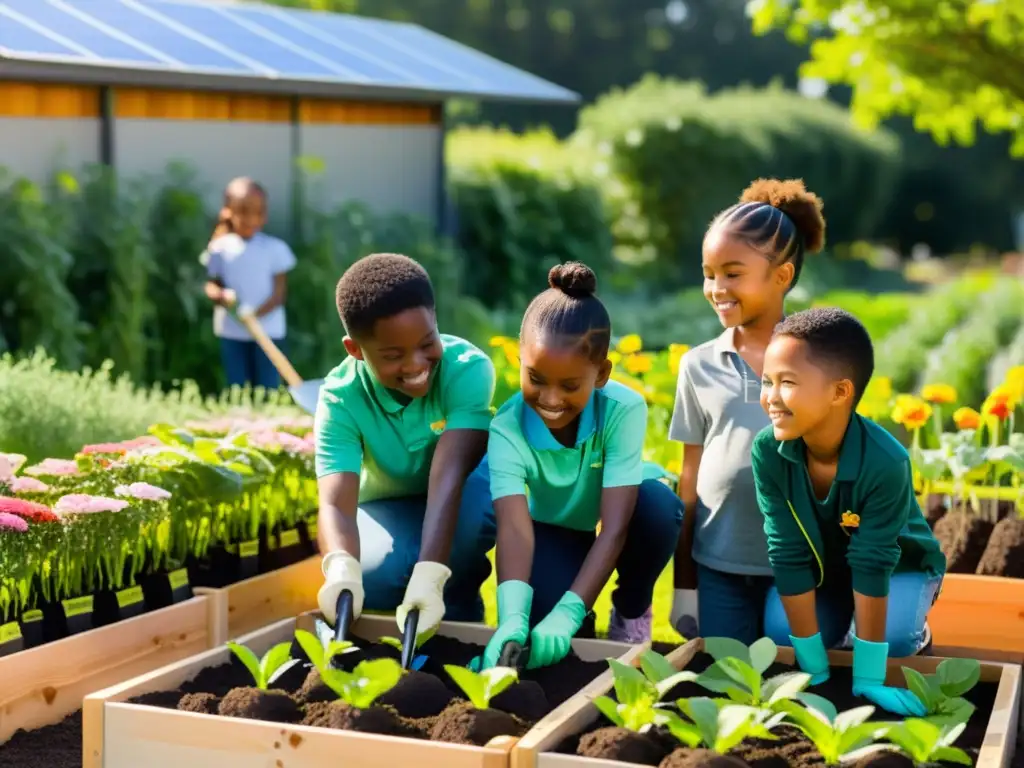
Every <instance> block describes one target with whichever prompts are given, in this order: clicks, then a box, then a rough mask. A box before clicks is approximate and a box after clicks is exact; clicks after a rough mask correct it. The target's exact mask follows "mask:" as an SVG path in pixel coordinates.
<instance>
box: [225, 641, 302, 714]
mask: <svg viewBox="0 0 1024 768" xmlns="http://www.w3.org/2000/svg"><path fill="white" fill-rule="evenodd" d="M227 646H228V648H229V649H230V650H231V652H232V653H233V654H235V656H236V657H237V658H238V660H239V661H241V662H242V664H244V665H245V668H246V669H248V670H249V673H250V674H251V675H252V677H253V681H254V682H255V686H250V687H245V688H235V689H233V690H231V691H228V693H227V695H226V696H225V697H224V698H223V699H221V701H220V704H219V705H218V706H217V712H218V714H221V715H224V716H225V717H246V718H249V719H252V720H270V721H276V722H285V723H290V722H295V721H296V720H298V719H299V718H300V717H301V711H300V710H299V706H298V704H297V703H296V702H295V700H294V699H292V697H291V696H289V695H288V694H287V693H285V692H284V691H278V690H270V686H271V685H272V684H273V683H274V681H275V680H277V679H278V678H279V677H280V676H281V675H283V674H284V673H285V672H287V671H288V670H289V669H291V668H292V667H293V666H295V665H296V664H297V663H298V660H297V659H293V658H292V657H291V643H278V644H277V645H275V646H274V647H273V648H271V649H270V650H269V651H267V652H266V654H264V656H263V658H262V659H261V658H259V657H258V656H256V654H255V653H253V652H252V651H251V650H249V649H248V648H246V647H245V646H244V645H239V644H238V643H228V644H227Z"/></svg>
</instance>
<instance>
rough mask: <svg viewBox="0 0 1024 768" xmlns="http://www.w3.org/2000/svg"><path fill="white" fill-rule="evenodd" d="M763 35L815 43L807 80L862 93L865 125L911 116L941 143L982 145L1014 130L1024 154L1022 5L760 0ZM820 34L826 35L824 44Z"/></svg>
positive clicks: (857, 105)
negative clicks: (989, 136)
mask: <svg viewBox="0 0 1024 768" xmlns="http://www.w3.org/2000/svg"><path fill="white" fill-rule="evenodd" d="M749 7H750V9H751V11H752V13H751V16H752V19H753V26H754V31H755V32H758V33H765V32H767V31H769V30H772V29H779V28H781V29H785V30H786V32H787V34H788V35H789V37H790V39H792V40H794V41H795V42H801V43H803V42H806V41H807V40H808V39H809V38H811V37H812V36H814V37H816V39H814V42H813V43H812V45H811V60H810V61H809V62H807V63H806V64H805V65H804V66H803V67H802V68H801V74H802V75H804V76H805V77H812V78H821V79H823V80H826V81H827V82H830V83H837V84H842V85H847V86H849V87H851V88H852V89H853V100H852V103H851V109H852V110H853V113H854V114H855V115H856V117H857V118H858V120H859V121H860V122H861V123H862V124H863V125H866V126H874V125H877V124H878V123H879V121H880V120H882V119H885V118H887V117H890V116H892V115H911V116H913V118H914V127H915V128H916V129H917V130H919V131H927V132H929V133H931V135H932V136H933V137H934V138H935V140H936V141H937V142H939V143H940V144H943V145H945V144H948V143H949V141H950V140H951V139H952V140H954V141H956V142H957V143H959V144H963V145H970V144H973V143H974V140H975V131H976V125H977V124H978V123H979V122H980V123H981V125H982V126H983V127H984V129H985V130H987V131H990V132H1004V131H1005V132H1009V133H1010V134H1011V135H1012V136H1013V138H1014V142H1013V147H1012V151H1013V154H1015V155H1018V156H1020V155H1024V124H1022V123H1021V120H1020V115H1021V113H1022V112H1024V80H1022V79H1021V78H1020V77H1019V73H1020V72H1021V71H1022V69H1024V53H1022V51H1024V5H1021V4H1020V3H1019V2H1018V0H986V1H985V2H972V3H968V4H957V3H951V2H938V3H935V4H926V3H916V2H899V1H897V0H868V2H864V3H858V4H856V5H853V4H850V3H848V2H846V1H845V0H800V2H796V3H794V2H792V0H754V2H751V3H750V4H749ZM819 30H827V31H828V34H827V36H821V37H817V34H818V31H819Z"/></svg>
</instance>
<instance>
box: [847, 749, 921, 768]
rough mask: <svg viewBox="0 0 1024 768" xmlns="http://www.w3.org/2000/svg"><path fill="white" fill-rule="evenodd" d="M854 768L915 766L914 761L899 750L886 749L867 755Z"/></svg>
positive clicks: (901, 767)
mask: <svg viewBox="0 0 1024 768" xmlns="http://www.w3.org/2000/svg"><path fill="white" fill-rule="evenodd" d="M853 768H914V761H913V760H911V759H910V758H909V757H907V756H906V755H903V754H900V753H899V752H893V751H891V750H888V749H884V750H880V751H878V752H872V753H871V754H870V755H865V756H864V757H862V758H861V759H860V760H858V761H857V762H856V763H854V764H853Z"/></svg>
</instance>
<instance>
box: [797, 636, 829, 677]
mask: <svg viewBox="0 0 1024 768" xmlns="http://www.w3.org/2000/svg"><path fill="white" fill-rule="evenodd" d="M789 641H790V642H791V643H792V644H793V653H794V654H795V655H796V663H797V664H798V665H799V666H800V669H802V670H803V671H804V672H806V673H807V674H808V675H810V676H811V685H819V684H820V683H824V682H825V681H826V680H828V677H829V671H828V651H826V650H825V643H824V641H823V640H822V639H821V633H820V632H815V633H814V634H813V635H811V636H810V637H793V636H792V635H790V636H789Z"/></svg>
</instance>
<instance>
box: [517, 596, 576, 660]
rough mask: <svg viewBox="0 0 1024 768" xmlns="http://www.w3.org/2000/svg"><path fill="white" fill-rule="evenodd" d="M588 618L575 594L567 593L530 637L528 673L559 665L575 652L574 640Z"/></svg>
mask: <svg viewBox="0 0 1024 768" xmlns="http://www.w3.org/2000/svg"><path fill="white" fill-rule="evenodd" d="M586 617H587V607H586V606H585V605H584V604H583V600H582V598H580V596H579V595H577V594H576V593H575V592H566V593H565V594H564V595H562V599H561V600H559V601H558V603H557V604H556V605H555V607H554V608H552V609H551V613H549V614H548V615H547V616H545V617H544V618H543V619H542V620H541V622H540V623H539V624H538V625H537V626H536V627H534V628H533V632H531V633H530V661H529V664H528V665H527V668H528V669H537V667H548V666H550V665H552V664H557V663H558V662H560V661H561V660H562V659H564V658H565V657H566V656H568V655H569V651H570V650H571V648H572V638H573V637H574V636H575V634H576V633H577V632H579V630H580V627H581V626H582V625H583V620H584V619H585V618H586Z"/></svg>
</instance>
